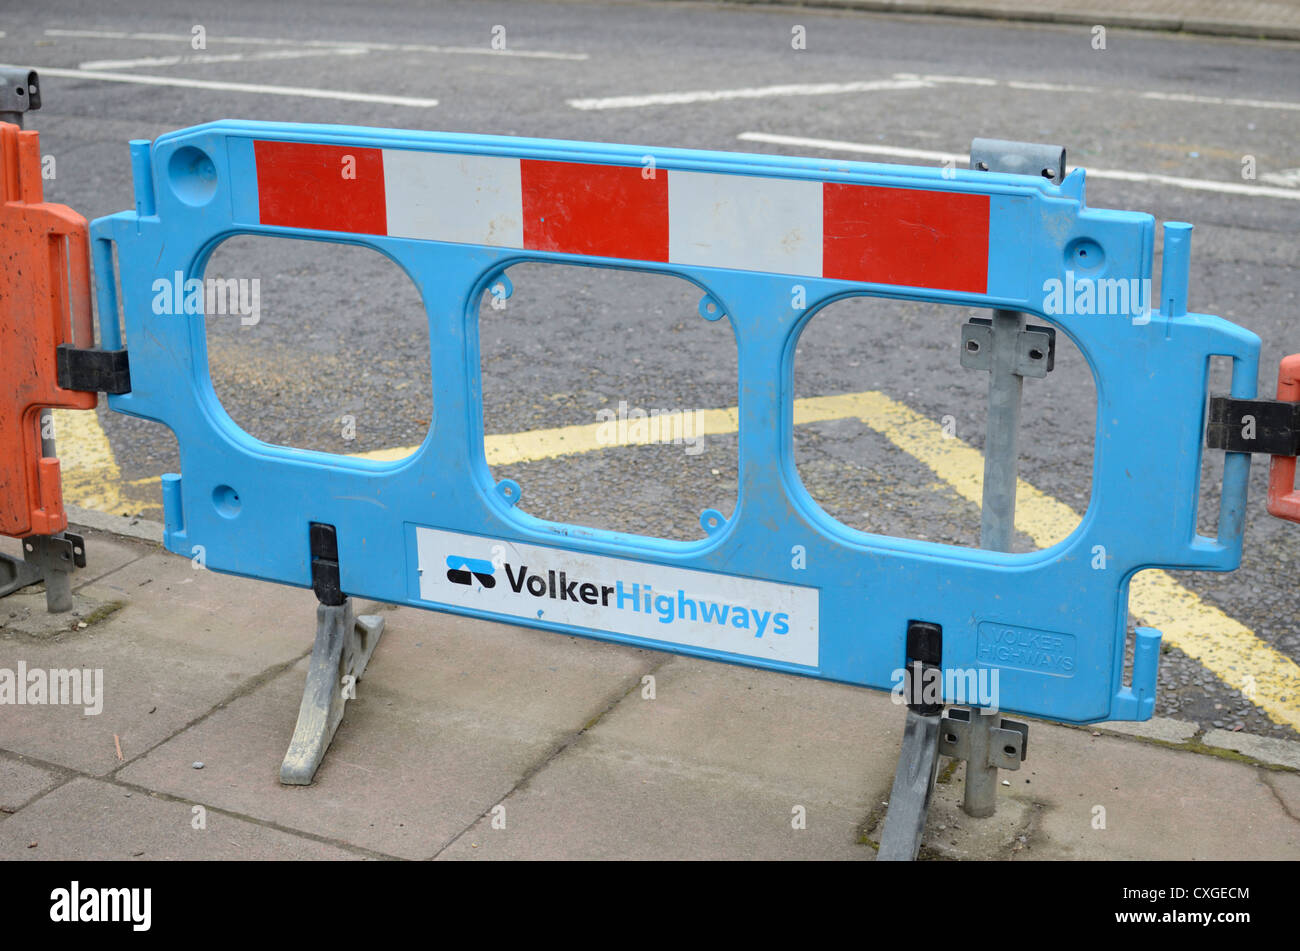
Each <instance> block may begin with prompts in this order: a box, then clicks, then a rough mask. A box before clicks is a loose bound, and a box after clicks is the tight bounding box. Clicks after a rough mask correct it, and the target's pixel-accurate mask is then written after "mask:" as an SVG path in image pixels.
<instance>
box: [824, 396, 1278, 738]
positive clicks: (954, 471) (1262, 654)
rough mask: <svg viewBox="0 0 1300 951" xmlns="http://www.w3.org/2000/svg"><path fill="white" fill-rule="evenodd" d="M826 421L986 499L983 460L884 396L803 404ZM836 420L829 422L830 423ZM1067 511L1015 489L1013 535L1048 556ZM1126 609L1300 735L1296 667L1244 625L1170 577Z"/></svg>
mask: <svg viewBox="0 0 1300 951" xmlns="http://www.w3.org/2000/svg"><path fill="white" fill-rule="evenodd" d="M799 402H801V403H804V404H811V406H812V407H813V408H815V409H816V410H818V411H819V412H821V413H825V414H826V416H825V417H824V418H828V419H829V418H835V416H856V417H857V418H858V419H861V420H862V421H863V422H864V423H866V424H867V425H868V426H870V427H871V428H872V429H875V430H876V431H878V432H879V433H880V434H881V435H882V436H884V437H885V438H886V439H888V440H889V441H890V442H892V443H893V444H894V445H895V446H897V447H898V448H899V449H902V450H903V451H904V452H907V453H908V454H910V455H912V456H914V457H915V458H917V459H919V460H920V461H921V462H924V463H925V464H926V465H927V466H929V467H930V468H931V469H933V470H934V473H935V474H936V475H937V476H939V478H941V479H943V481H945V482H947V483H948V484H949V485H950V486H952V487H953V489H954V490H955V491H956V492H957V494H958V495H960V496H961V497H962V498H964V499H966V500H967V501H969V502H973V503H974V504H975V505H979V504H980V502H981V500H982V499H983V483H984V456H983V454H981V453H980V452H979V451H978V450H976V449H974V448H973V447H971V446H969V445H967V444H966V443H964V442H962V441H961V440H959V439H956V438H954V437H950V436H946V435H945V434H944V432H943V428H942V427H941V426H940V425H939V424H938V423H935V422H934V421H933V420H930V419H927V418H926V417H924V416H922V415H921V414H920V413H917V412H916V411H914V410H912V409H910V408H909V407H907V406H905V405H903V404H902V403H900V402H898V401H897V400H893V399H890V398H889V397H888V396H885V395H884V394H883V393H849V394H845V395H843V396H828V397H817V398H814V399H811V400H800V401H799ZM832 414H833V415H832ZM1079 519H1080V516H1079V514H1078V513H1077V512H1075V511H1074V510H1073V509H1072V508H1070V507H1069V506H1068V505H1065V504H1063V503H1061V502H1058V501H1057V500H1056V499H1054V498H1052V497H1051V496H1049V495H1047V494H1046V493H1043V492H1040V491H1039V490H1038V489H1036V488H1034V487H1033V486H1032V485H1030V484H1029V483H1028V482H1026V481H1025V480H1024V479H1021V480H1019V482H1018V483H1017V485H1016V528H1018V529H1019V530H1020V531H1022V532H1024V533H1025V534H1026V535H1028V536H1029V537H1030V538H1032V539H1033V540H1034V542H1035V544H1037V545H1038V546H1039V547H1041V548H1048V547H1050V546H1052V545H1054V544H1056V543H1057V542H1059V541H1061V540H1062V539H1063V538H1065V537H1066V536H1067V535H1068V534H1069V533H1070V532H1072V531H1073V530H1074V527H1075V526H1076V525H1078V524H1079ZM1129 595H1130V598H1129V607H1130V609H1131V610H1132V612H1133V613H1134V614H1135V615H1137V616H1138V617H1139V618H1141V619H1142V620H1143V621H1144V622H1145V623H1146V624H1148V625H1150V626H1151V627H1155V628H1158V629H1159V630H1160V631H1161V632H1162V633H1163V634H1164V639H1165V641H1167V642H1168V643H1169V644H1172V645H1173V646H1174V647H1177V648H1178V649H1179V650H1181V651H1182V652H1183V653H1185V654H1187V655H1188V656H1189V657H1193V658H1195V659H1196V660H1198V661H1200V662H1201V663H1202V664H1203V665H1205V667H1206V668H1208V669H1209V670H1210V671H1212V672H1213V673H1214V675H1215V676H1216V677H1218V678H1219V679H1220V680H1222V681H1223V682H1224V683H1226V684H1227V685H1228V686H1230V687H1234V688H1236V689H1238V690H1241V691H1243V692H1245V694H1246V695H1247V697H1249V699H1250V700H1251V701H1252V702H1253V703H1254V704H1255V705H1256V706H1258V707H1259V708H1260V709H1262V710H1263V711H1264V712H1265V714H1267V715H1268V717H1269V719H1271V720H1272V721H1273V722H1275V723H1283V724H1289V725H1290V726H1292V727H1294V728H1296V729H1300V665H1297V664H1296V663H1295V661H1293V660H1291V658H1289V657H1287V656H1286V655H1285V654H1282V653H1281V652H1279V651H1277V650H1276V649H1274V648H1273V647H1272V646H1270V645H1269V644H1267V643H1265V642H1264V641H1262V640H1260V639H1259V638H1258V637H1256V636H1255V633H1254V632H1253V631H1251V630H1250V628H1248V627H1246V626H1245V625H1244V624H1242V623H1241V622H1239V621H1237V620H1235V619H1233V618H1231V617H1229V616H1228V615H1227V614H1225V613H1223V612H1222V611H1220V610H1219V609H1218V608H1216V607H1214V606H1213V605H1210V604H1206V603H1205V602H1204V601H1202V600H1201V599H1200V598H1199V597H1197V595H1196V594H1195V593H1194V592H1192V591H1190V590H1188V589H1187V588H1185V587H1183V586H1182V585H1181V584H1179V583H1178V582H1177V581H1176V580H1174V578H1173V576H1172V575H1170V574H1169V573H1168V572H1165V571H1161V570H1159V569H1150V570H1147V571H1141V572H1138V574H1136V575H1135V576H1134V577H1133V581H1132V583H1131V584H1130V586H1129Z"/></svg>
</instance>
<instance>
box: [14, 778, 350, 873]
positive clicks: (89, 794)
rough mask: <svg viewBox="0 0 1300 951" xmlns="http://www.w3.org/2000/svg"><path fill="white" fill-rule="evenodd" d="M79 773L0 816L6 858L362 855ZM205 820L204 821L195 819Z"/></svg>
mask: <svg viewBox="0 0 1300 951" xmlns="http://www.w3.org/2000/svg"><path fill="white" fill-rule="evenodd" d="M196 805H200V806H201V805H202V804H201V803H187V802H176V801H174V800H168V799H161V798H158V797H155V796H150V795H149V794H147V793H143V792H138V791H132V790H129V789H124V788H123V787H121V786H118V785H115V784H113V783H107V782H102V781H100V780H96V779H88V778H84V777H83V778H78V779H74V780H72V781H71V782H70V783H68V784H67V785H65V786H62V787H60V788H59V789H57V790H55V791H54V792H52V793H50V794H49V795H48V796H44V797H43V798H41V799H39V800H37V801H36V802H35V803H33V804H32V805H30V806H28V807H27V808H25V809H23V810H21V811H20V812H18V813H16V814H15V815H13V816H11V817H10V818H9V819H8V820H7V821H5V822H3V823H0V859H4V860H6V861H14V860H20V859H26V860H53V859H62V860H70V859H75V860H78V861H86V860H90V861H114V860H128V861H129V860H131V859H139V860H141V861H145V860H154V861H177V860H185V859H241V860H247V859H276V860H302V859H334V860H338V859H357V858H363V857H364V856H363V855H361V854H359V853H357V852H354V851H351V850H349V849H344V848H340V847H338V846H335V845H331V844H328V843H324V842H317V841H315V840H313V839H308V838H304V837H302V836H297V835H293V834H292V833H289V832H284V831H282V830H280V829H272V828H268V827H266V826H263V825H259V824H257V823H254V822H249V821H247V820H245V819H241V818H237V817H234V816H228V815H223V814H221V813H219V812H214V811H213V810H211V809H204V811H203V812H202V813H196V812H195V811H194V806H196ZM200 821H201V822H202V827H201V828H196V827H195V826H196V824H198V823H199V822H200Z"/></svg>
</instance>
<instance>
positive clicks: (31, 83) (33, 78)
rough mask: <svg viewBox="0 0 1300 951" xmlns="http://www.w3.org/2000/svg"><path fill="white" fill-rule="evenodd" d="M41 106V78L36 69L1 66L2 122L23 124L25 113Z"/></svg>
mask: <svg viewBox="0 0 1300 951" xmlns="http://www.w3.org/2000/svg"><path fill="white" fill-rule="evenodd" d="M40 107H41V79H40V76H38V75H37V74H36V70H34V69H27V68H26V67H23V66H0V122H12V123H14V124H15V125H19V126H21V125H22V124H23V114H24V113H26V112H31V111H32V110H34V109H39V108H40Z"/></svg>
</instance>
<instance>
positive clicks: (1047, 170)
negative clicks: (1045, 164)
mask: <svg viewBox="0 0 1300 951" xmlns="http://www.w3.org/2000/svg"><path fill="white" fill-rule="evenodd" d="M1043 178H1046V179H1048V180H1049V181H1050V180H1052V179H1054V178H1056V173H1055V172H1053V171H1052V170H1051V169H1050V168H1045V169H1043Z"/></svg>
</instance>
